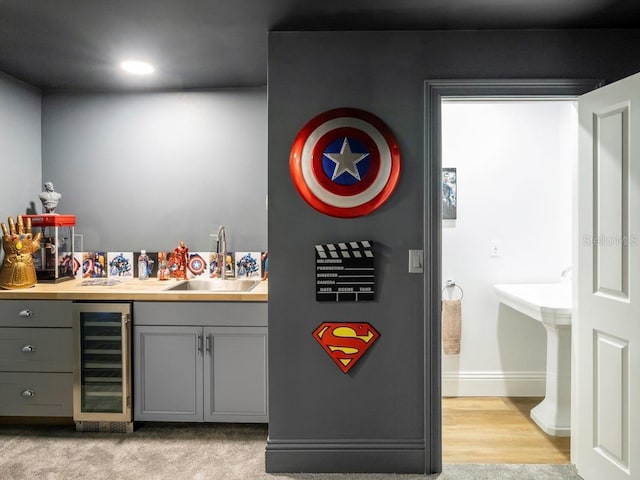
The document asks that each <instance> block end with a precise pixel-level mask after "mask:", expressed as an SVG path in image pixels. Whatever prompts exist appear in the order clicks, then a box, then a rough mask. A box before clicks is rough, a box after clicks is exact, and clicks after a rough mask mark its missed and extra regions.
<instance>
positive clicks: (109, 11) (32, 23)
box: [0, 0, 640, 91]
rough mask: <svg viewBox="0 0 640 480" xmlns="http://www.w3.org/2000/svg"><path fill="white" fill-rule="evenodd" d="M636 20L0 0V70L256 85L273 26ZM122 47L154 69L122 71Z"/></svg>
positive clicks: (536, 13)
mask: <svg viewBox="0 0 640 480" xmlns="http://www.w3.org/2000/svg"><path fill="white" fill-rule="evenodd" d="M639 26H640V1H638V0H318V1H309V0H148V1H144V2H143V1H140V0H0V71H2V72H5V73H8V74H9V75H12V76H14V77H16V78H19V79H21V80H23V81H25V82H27V83H30V84H32V85H35V86H37V87H40V88H42V89H43V90H61V89H62V90H85V89H91V90H110V91H111V90H140V89H192V88H218V87H242V86H257V85H265V84H266V82H267V38H268V34H267V32H268V31H269V30H433V29H495V28H507V29H514V28H517V29H521V28H635V27H639ZM126 56H135V57H144V58H147V59H149V60H150V61H152V62H153V63H154V64H155V65H156V68H157V72H156V73H155V74H154V75H153V76H151V77H146V78H126V77H125V75H123V74H121V73H120V71H119V70H118V68H117V65H118V64H119V62H120V61H121V59H123V58H124V57H126Z"/></svg>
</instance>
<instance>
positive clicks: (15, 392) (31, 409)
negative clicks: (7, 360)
mask: <svg viewBox="0 0 640 480" xmlns="http://www.w3.org/2000/svg"><path fill="white" fill-rule="evenodd" d="M0 415H3V416H42V417H71V416H72V415H73V374H72V373H11V372H0Z"/></svg>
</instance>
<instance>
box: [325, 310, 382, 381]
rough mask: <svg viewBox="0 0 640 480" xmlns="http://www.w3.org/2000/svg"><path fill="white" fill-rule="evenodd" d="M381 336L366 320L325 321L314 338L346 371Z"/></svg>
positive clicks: (341, 368) (345, 371)
mask: <svg viewBox="0 0 640 480" xmlns="http://www.w3.org/2000/svg"><path fill="white" fill-rule="evenodd" d="M379 336H380V334H379V333H378V332H377V331H376V329H375V328H373V327H372V326H371V325H369V324H368V323H366V322H364V323H351V322H350V323H341V322H324V323H322V324H321V325H320V326H319V327H318V328H316V329H315V330H314V332H313V338H315V339H316V340H317V341H318V343H319V344H320V345H322V348H324V350H325V352H327V353H328V354H329V356H330V357H331V358H332V359H333V361H334V362H335V364H336V365H338V367H340V370H342V371H343V372H344V373H347V372H348V371H349V369H351V367H353V366H354V365H355V364H356V363H357V361H358V360H360V357H362V355H364V352H366V351H367V350H368V349H369V347H371V345H373V344H374V343H375V341H376V340H377V339H378V337H379Z"/></svg>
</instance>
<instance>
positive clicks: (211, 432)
mask: <svg viewBox="0 0 640 480" xmlns="http://www.w3.org/2000/svg"><path fill="white" fill-rule="evenodd" d="M266 438H267V427H266V425H247V424H164V423H161V424H146V425H144V426H143V427H141V428H139V429H137V430H136V431H135V432H133V433H131V434H109V433H79V432H75V430H74V429H73V427H61V426H56V427H51V426H49V427H45V426H38V427H33V426H0V479H1V480H22V479H29V480H41V479H42V480H85V479H90V480H103V479H104V480H129V479H131V480H147V479H150V480H165V479H167V480H169V479H170V480H236V479H237V480H240V479H242V480H252V479H255V480H285V479H292V480H383V479H397V480H425V479H428V480H436V479H437V480H512V479H513V480H580V477H579V476H578V475H577V474H576V472H575V469H574V468H573V467H572V466H570V465H473V464H465V465H445V468H444V472H443V473H441V474H438V475H393V474H302V473H300V474H278V475H270V474H267V473H265V472H264V448H265V442H266Z"/></svg>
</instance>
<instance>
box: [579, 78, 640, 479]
mask: <svg viewBox="0 0 640 480" xmlns="http://www.w3.org/2000/svg"><path fill="white" fill-rule="evenodd" d="M579 121H580V140H579V164H578V239H577V240H578V251H577V255H578V268H577V269H576V270H577V272H576V273H577V275H575V283H574V287H575V289H574V305H577V316H576V321H575V323H574V345H575V346H576V347H577V348H575V350H574V351H575V362H574V367H575V374H576V380H575V384H574V386H575V389H574V394H575V397H574V403H573V405H574V407H575V408H574V412H575V413H574V416H573V420H574V421H573V426H572V437H573V438H572V442H573V444H574V445H573V447H574V449H573V459H574V461H575V463H576V465H577V468H578V472H579V473H580V475H581V476H582V477H583V478H584V479H585V480H602V479H607V480H622V479H624V480H629V479H635V480H640V465H639V464H640V414H639V413H640V412H639V409H640V390H639V389H640V74H637V75H634V76H632V77H629V78H626V79H624V80H621V81H619V82H616V83H613V84H611V85H608V86H606V87H603V88H600V89H598V90H595V91H593V92H590V93H588V94H586V95H583V96H582V97H580V99H579Z"/></svg>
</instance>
